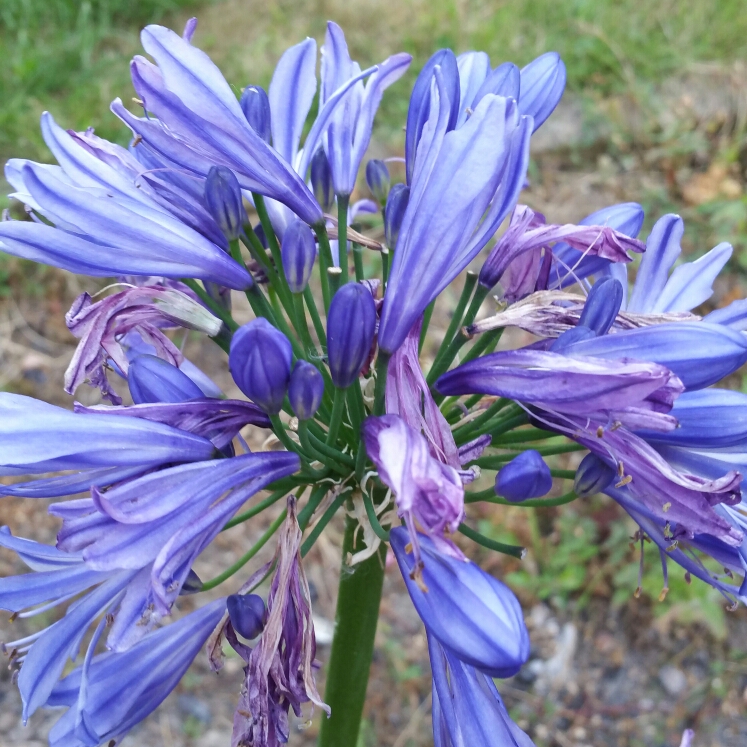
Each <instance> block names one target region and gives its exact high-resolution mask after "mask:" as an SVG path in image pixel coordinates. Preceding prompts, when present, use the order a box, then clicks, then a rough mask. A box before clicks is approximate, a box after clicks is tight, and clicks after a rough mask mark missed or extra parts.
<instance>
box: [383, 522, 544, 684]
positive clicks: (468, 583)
mask: <svg viewBox="0 0 747 747" xmlns="http://www.w3.org/2000/svg"><path fill="white" fill-rule="evenodd" d="M390 537H391V544H392V550H393V551H394V556H395V557H396V558H397V563H398V564H399V568H400V570H401V571H402V578H404V580H405V584H406V585H407V591H408V592H409V593H410V597H411V599H412V601H413V604H414V605H415V609H417V611H418V614H419V615H420V617H421V619H422V620H423V623H424V625H425V629H426V631H427V632H428V634H429V635H430V636H433V637H434V638H436V639H437V640H438V641H439V643H440V644H441V645H442V646H443V647H444V648H445V649H449V651H450V652H452V653H453V654H454V655H455V656H456V657H458V658H459V659H460V660H461V661H463V662H464V663H465V664H467V665H469V666H471V667H475V668H476V669H478V670H480V671H481V672H483V673H485V674H487V675H489V676H491V677H511V676H512V675H514V674H516V672H518V671H519V669H520V668H521V666H522V665H523V664H524V663H525V662H526V660H527V658H528V657H529V634H528V632H527V629H526V626H525V625H524V618H523V616H522V613H521V606H520V605H519V600H518V599H516V597H515V596H514V594H513V592H512V591H511V590H510V589H509V588H508V587H507V586H505V585H504V584H502V583H501V582H500V581H498V580H497V579H495V578H493V577H492V576H491V575H489V574H488V573H486V572H485V571H483V570H482V569H481V568H480V567H479V566H477V565H475V564H474V563H472V562H471V561H469V560H466V559H460V558H455V557H453V556H452V555H447V554H444V553H442V552H441V551H440V550H439V549H438V548H437V546H436V545H435V544H434V543H433V542H432V541H431V540H430V538H429V537H427V536H425V535H421V536H420V537H418V538H417V540H416V538H415V537H413V536H412V534H411V533H410V532H408V530H407V529H405V528H404V527H395V528H394V529H392V530H391V532H390ZM415 541H417V542H418V544H419V545H420V549H421V553H422V554H421V560H420V561H418V560H416V558H415V556H414V554H413V552H412V548H413V543H414V542H415Z"/></svg>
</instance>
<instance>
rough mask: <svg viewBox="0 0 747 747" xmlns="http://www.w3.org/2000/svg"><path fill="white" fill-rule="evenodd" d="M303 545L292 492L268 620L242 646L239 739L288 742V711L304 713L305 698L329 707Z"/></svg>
mask: <svg viewBox="0 0 747 747" xmlns="http://www.w3.org/2000/svg"><path fill="white" fill-rule="evenodd" d="M300 548H301V530H300V528H299V526H298V520H297V518H296V508H295V499H294V498H293V497H292V496H291V497H289V499H288V516H287V518H286V520H285V522H284V524H283V528H282V530H281V535H280V538H279V541H278V550H277V555H276V557H277V567H276V570H275V575H274V576H273V579H272V584H271V586H270V593H269V595H268V598H267V610H268V614H267V622H266V624H265V627H264V630H263V631H262V635H261V637H260V639H259V641H258V642H257V644H256V646H254V648H252V649H249V648H248V647H246V646H242V647H241V648H240V649H239V653H240V654H241V655H243V656H245V657H246V667H245V668H244V672H245V674H246V681H245V683H244V685H243V687H242V690H241V695H240V697H239V705H238V708H237V709H236V713H235V715H234V722H233V740H232V744H234V745H267V747H274V746H275V745H279V744H284V743H285V742H287V741H288V736H289V730H288V711H289V710H290V709H291V708H293V711H294V713H295V714H296V715H297V716H301V714H302V707H303V705H304V703H308V702H311V703H312V704H313V705H316V706H318V707H319V708H322V709H324V710H326V711H327V715H329V713H330V711H329V707H328V706H327V705H325V703H324V702H323V701H322V699H321V697H320V696H319V693H318V692H317V690H316V684H315V682H314V671H313V669H314V656H315V654H316V640H315V637H314V624H313V622H312V619H311V601H310V595H309V586H308V583H307V581H306V575H305V573H304V570H303V565H302V564H301V553H300Z"/></svg>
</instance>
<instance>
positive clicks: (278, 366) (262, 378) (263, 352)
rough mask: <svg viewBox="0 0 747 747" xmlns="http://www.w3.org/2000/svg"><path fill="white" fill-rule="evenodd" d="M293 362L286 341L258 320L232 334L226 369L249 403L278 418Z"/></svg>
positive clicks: (270, 327)
mask: <svg viewBox="0 0 747 747" xmlns="http://www.w3.org/2000/svg"><path fill="white" fill-rule="evenodd" d="M292 358H293V349H292V348H291V344H290V341H289V340H288V338H287V337H286V336H285V335H284V334H283V333H282V332H281V331H280V330H278V329H276V328H275V327H273V326H272V324H270V323H269V322H268V321H267V320H266V319H264V318H261V317H260V318H258V319H254V320H253V321H251V322H249V323H248V324H245V325H244V326H243V327H241V328H240V329H238V330H237V331H236V333H235V334H234V336H233V338H232V339H231V353H230V355H229V357H228V367H229V369H230V371H231V375H232V376H233V380H234V381H235V382H236V385H237V386H238V387H239V389H241V391H242V392H244V394H246V396H247V397H249V399H251V400H252V401H253V402H256V403H257V404H258V405H259V406H260V407H261V408H262V409H263V410H264V411H265V412H267V413H268V414H270V415H277V413H279V412H280V409H281V408H282V406H283V399H284V398H285V394H286V392H287V391H288V383H289V382H290V374H291V361H292Z"/></svg>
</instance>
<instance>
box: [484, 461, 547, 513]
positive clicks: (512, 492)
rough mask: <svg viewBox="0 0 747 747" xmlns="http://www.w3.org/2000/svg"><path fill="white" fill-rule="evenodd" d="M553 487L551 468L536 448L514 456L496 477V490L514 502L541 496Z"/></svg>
mask: <svg viewBox="0 0 747 747" xmlns="http://www.w3.org/2000/svg"><path fill="white" fill-rule="evenodd" d="M551 488H552V475H551V474H550V468H549V467H548V466H547V464H546V463H545V460H544V459H543V458H542V457H541V456H540V453H539V452H538V451H535V450H534V449H527V450H526V451H523V452H522V453H521V454H519V455H518V456H516V457H514V458H513V459H512V460H511V461H510V462H508V464H506V466H505V467H501V469H500V471H499V472H498V475H497V476H496V478H495V492H496V493H497V494H498V495H500V496H502V497H503V498H505V499H506V500H509V501H511V502H512V503H521V501H526V500H529V499H530V498H540V497H542V496H543V495H547V494H548V493H549V492H550V489H551Z"/></svg>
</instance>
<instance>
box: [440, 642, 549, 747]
mask: <svg viewBox="0 0 747 747" xmlns="http://www.w3.org/2000/svg"><path fill="white" fill-rule="evenodd" d="M428 654H429V655H430V659H431V671H432V673H433V705H432V712H433V713H432V717H433V744H434V747H456V746H457V745H460V746H461V745H478V744H479V745H493V746H494V747H534V742H532V740H531V739H530V738H529V737H528V736H527V735H526V734H525V733H524V732H523V731H522V730H521V729H520V728H519V727H518V726H517V725H516V724H515V723H514V722H513V721H512V720H511V717H510V716H509V715H508V711H507V710H506V706H505V705H504V704H503V701H502V700H501V696H500V695H499V694H498V690H497V689H496V687H495V684H494V682H493V679H492V677H489V676H487V675H486V674H484V673H483V672H481V671H479V670H478V669H475V667H472V666H470V665H469V664H466V663H465V662H464V661H462V660H461V659H460V658H459V657H458V656H457V655H455V654H454V652H452V651H450V650H449V649H448V648H447V647H445V646H442V645H441V644H440V643H439V641H438V640H437V639H436V638H435V637H434V636H433V635H429V636H428Z"/></svg>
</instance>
